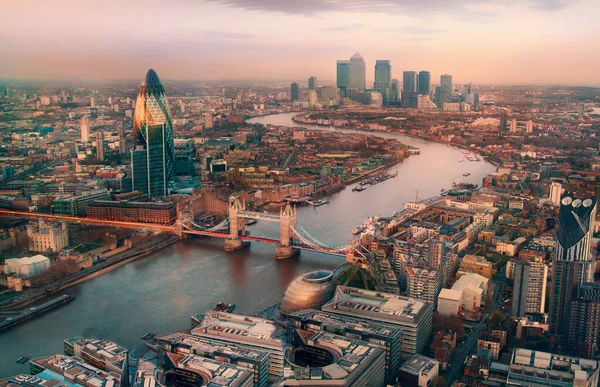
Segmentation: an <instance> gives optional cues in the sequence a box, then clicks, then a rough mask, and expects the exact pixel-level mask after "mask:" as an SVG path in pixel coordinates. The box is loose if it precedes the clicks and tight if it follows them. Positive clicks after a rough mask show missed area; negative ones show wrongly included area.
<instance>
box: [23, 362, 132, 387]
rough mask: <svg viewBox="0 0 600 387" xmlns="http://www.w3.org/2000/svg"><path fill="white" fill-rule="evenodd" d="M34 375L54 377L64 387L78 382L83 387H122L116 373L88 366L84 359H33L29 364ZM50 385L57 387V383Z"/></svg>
mask: <svg viewBox="0 0 600 387" xmlns="http://www.w3.org/2000/svg"><path fill="white" fill-rule="evenodd" d="M29 368H30V371H31V374H32V375H38V374H40V376H41V377H45V376H52V377H53V379H55V380H58V382H59V384H61V385H63V386H70V385H71V383H72V382H71V381H76V383H77V384H79V385H81V386H82V387H120V386H121V382H120V381H121V375H119V374H118V373H116V372H110V371H103V370H101V369H99V368H97V367H94V366H92V365H89V364H86V363H84V362H83V360H82V359H79V358H77V357H70V356H64V355H52V356H45V357H40V358H37V359H33V360H31V361H30V362H29ZM50 385H52V386H56V385H57V383H56V382H54V383H51V384H50Z"/></svg>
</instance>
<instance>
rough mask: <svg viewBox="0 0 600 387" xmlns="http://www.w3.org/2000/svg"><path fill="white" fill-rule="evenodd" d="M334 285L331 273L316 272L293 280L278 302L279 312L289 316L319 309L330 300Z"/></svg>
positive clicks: (325, 271)
mask: <svg viewBox="0 0 600 387" xmlns="http://www.w3.org/2000/svg"><path fill="white" fill-rule="evenodd" d="M334 290H335V284H334V283H333V272H331V271H330V270H316V271H311V272H308V273H304V274H302V275H300V276H298V277H296V279H294V280H293V281H292V282H291V283H290V285H289V286H288V287H287V289H286V290H285V293H284V294H283V297H282V298H281V301H280V302H279V311H280V312H281V313H283V314H290V313H293V312H297V311H299V310H304V309H321V306H323V305H324V304H325V303H326V302H327V301H329V300H330V299H331V296H332V295H333V291H334Z"/></svg>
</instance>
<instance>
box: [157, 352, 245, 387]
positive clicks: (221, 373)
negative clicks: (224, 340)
mask: <svg viewBox="0 0 600 387" xmlns="http://www.w3.org/2000/svg"><path fill="white" fill-rule="evenodd" d="M165 355H166V356H165V363H166V366H165V372H164V380H165V385H167V386H178V385H189V386H214V387H250V386H253V385H254V379H253V375H252V373H251V372H250V371H249V370H248V369H247V368H244V367H240V366H237V365H235V364H231V363H223V362H220V361H217V360H212V359H208V358H205V357H200V356H196V355H178V354H175V353H169V352H167V353H166V354H165Z"/></svg>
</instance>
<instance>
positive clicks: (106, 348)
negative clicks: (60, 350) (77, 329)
mask: <svg viewBox="0 0 600 387" xmlns="http://www.w3.org/2000/svg"><path fill="white" fill-rule="evenodd" d="M63 346H64V350H65V354H66V355H68V356H77V357H78V358H81V359H83V361H85V362H86V363H88V364H91V365H93V366H94V367H96V368H98V369H101V370H103V371H106V372H115V373H117V374H119V375H121V384H122V385H123V384H124V385H126V382H127V364H128V363H127V354H128V351H127V349H125V348H123V347H121V346H120V345H118V344H115V343H113V342H112V341H108V340H98V339H86V338H81V337H73V338H70V339H66V340H64V341H63Z"/></svg>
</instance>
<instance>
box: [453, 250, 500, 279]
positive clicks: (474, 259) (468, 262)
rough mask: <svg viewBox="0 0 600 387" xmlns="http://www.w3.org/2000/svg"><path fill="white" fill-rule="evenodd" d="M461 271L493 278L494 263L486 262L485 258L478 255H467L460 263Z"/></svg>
mask: <svg viewBox="0 0 600 387" xmlns="http://www.w3.org/2000/svg"><path fill="white" fill-rule="evenodd" d="M459 267H460V269H462V270H464V271H466V272H471V273H475V274H479V275H481V276H484V277H485V278H488V279H489V278H492V269H493V268H492V263H491V262H488V261H486V260H485V258H484V257H481V256H478V255H470V254H467V255H465V256H464V257H463V259H462V260H461V261H460V263H459Z"/></svg>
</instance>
